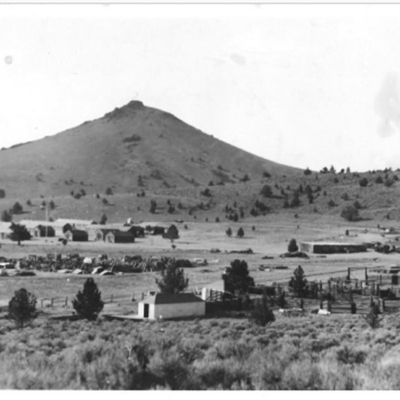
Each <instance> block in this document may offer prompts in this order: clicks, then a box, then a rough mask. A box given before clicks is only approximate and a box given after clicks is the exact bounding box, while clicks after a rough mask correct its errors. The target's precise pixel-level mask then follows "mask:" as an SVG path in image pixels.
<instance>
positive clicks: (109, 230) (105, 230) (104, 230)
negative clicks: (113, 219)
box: [99, 229, 118, 235]
mask: <svg viewBox="0 0 400 400" xmlns="http://www.w3.org/2000/svg"><path fill="white" fill-rule="evenodd" d="M99 230H100V231H101V232H102V233H104V235H107V234H108V233H110V232H113V233H114V232H118V229H99Z"/></svg>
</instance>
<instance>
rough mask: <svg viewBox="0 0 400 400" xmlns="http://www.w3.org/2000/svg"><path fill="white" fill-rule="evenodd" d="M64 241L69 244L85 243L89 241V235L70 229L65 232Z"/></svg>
mask: <svg viewBox="0 0 400 400" xmlns="http://www.w3.org/2000/svg"><path fill="white" fill-rule="evenodd" d="M65 239H67V240H69V241H71V242H87V241H88V240H89V234H88V233H87V232H86V231H81V230H79V229H71V230H69V231H67V232H65Z"/></svg>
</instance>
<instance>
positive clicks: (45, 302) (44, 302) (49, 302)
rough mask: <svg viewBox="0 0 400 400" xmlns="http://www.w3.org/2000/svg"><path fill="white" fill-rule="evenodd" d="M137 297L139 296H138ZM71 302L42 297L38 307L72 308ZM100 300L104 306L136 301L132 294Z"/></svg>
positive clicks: (65, 298) (67, 298) (111, 296)
mask: <svg viewBox="0 0 400 400" xmlns="http://www.w3.org/2000/svg"><path fill="white" fill-rule="evenodd" d="M138 297H139V296H138ZM72 300H73V298H70V297H68V296H67V297H44V298H42V299H39V303H40V307H41V308H45V307H63V308H72ZM102 300H103V302H104V304H111V303H133V302H135V301H137V297H135V295H134V294H130V295H129V294H126V295H121V294H116V295H115V294H111V295H107V296H103V297H102Z"/></svg>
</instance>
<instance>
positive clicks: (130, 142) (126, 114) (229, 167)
mask: <svg viewBox="0 0 400 400" xmlns="http://www.w3.org/2000/svg"><path fill="white" fill-rule="evenodd" d="M0 170H1V171H2V173H1V177H0V187H2V188H4V189H5V190H6V192H7V194H8V196H10V197H13V198H14V197H27V196H30V197H37V196H40V195H43V196H45V197H48V196H63V195H67V194H69V193H70V191H71V190H72V189H74V188H75V185H76V184H78V185H81V184H83V186H86V187H90V188H91V189H90V190H89V191H90V192H94V193H97V192H100V193H102V192H104V191H105V190H106V188H108V187H111V188H112V189H113V191H114V193H134V192H136V191H137V188H138V186H142V187H145V188H146V189H158V188H160V187H165V188H169V187H171V188H174V187H182V186H184V187H185V186H186V187H190V186H196V185H204V184H208V183H209V182H210V181H211V180H212V181H214V182H221V181H222V182H225V183H226V182H237V181H239V180H240V179H241V178H243V177H244V176H245V174H248V176H250V177H252V178H256V177H261V176H262V174H263V172H264V171H268V172H269V173H273V174H292V173H294V172H295V171H296V169H294V168H291V167H287V166H284V165H280V164H277V163H274V162H272V161H268V160H264V159H262V158H260V157H256V156H254V155H252V154H250V153H247V152H245V151H243V150H240V149H238V148H236V147H234V146H231V145H229V144H227V143H224V142H221V141H219V140H217V139H215V138H213V137H212V136H210V135H207V134H205V133H203V132H201V131H199V130H197V129H195V128H193V127H191V126H190V125H188V124H186V123H184V122H183V121H181V120H179V119H178V118H176V117H175V116H173V115H171V114H169V113H166V112H163V111H160V110H157V109H154V108H150V107H146V106H144V105H143V103H141V102H139V101H132V102H130V103H129V104H127V105H126V106H124V107H122V108H116V109H115V110H114V111H112V112H110V113H107V114H106V115H104V116H103V117H102V118H100V119H97V120H94V121H90V122H85V123H83V124H82V125H80V126H78V127H76V128H73V129H69V130H67V131H64V132H61V133H59V134H56V135H54V136H51V137H46V138H44V139H42V140H37V141H34V142H30V143H26V144H21V145H17V146H13V147H12V148H10V149H3V150H2V151H1V152H0ZM86 191H87V190H86Z"/></svg>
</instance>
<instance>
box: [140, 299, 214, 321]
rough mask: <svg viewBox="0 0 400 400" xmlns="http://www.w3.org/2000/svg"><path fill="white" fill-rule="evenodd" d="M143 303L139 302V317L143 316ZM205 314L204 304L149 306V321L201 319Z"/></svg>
mask: <svg viewBox="0 0 400 400" xmlns="http://www.w3.org/2000/svg"><path fill="white" fill-rule="evenodd" d="M144 303H145V302H139V316H140V317H142V318H143V316H144ZM205 314H206V303H205V302H198V303H175V304H150V305H149V319H158V318H160V317H162V318H163V319H170V318H185V317H202V316H204V315H205Z"/></svg>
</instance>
